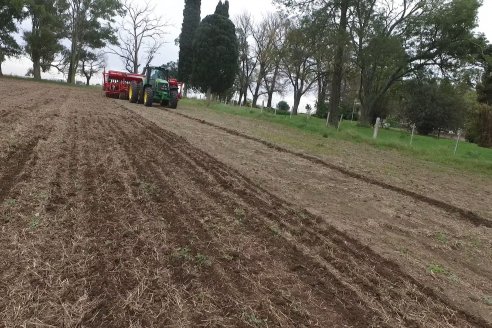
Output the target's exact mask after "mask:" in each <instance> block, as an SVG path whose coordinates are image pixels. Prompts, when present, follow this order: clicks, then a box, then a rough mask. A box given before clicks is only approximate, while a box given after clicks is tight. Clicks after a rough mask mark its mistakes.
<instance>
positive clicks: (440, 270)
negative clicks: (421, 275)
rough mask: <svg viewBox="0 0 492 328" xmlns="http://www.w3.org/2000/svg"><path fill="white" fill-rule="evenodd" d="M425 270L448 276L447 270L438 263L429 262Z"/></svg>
mask: <svg viewBox="0 0 492 328" xmlns="http://www.w3.org/2000/svg"><path fill="white" fill-rule="evenodd" d="M427 270H428V271H429V272H430V273H432V274H442V275H445V276H449V271H448V270H446V268H444V267H443V266H442V265H440V264H430V265H429V266H428V267H427Z"/></svg>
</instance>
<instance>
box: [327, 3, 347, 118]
mask: <svg viewBox="0 0 492 328" xmlns="http://www.w3.org/2000/svg"><path fill="white" fill-rule="evenodd" d="M348 7H349V0H342V1H341V4H340V24H339V25H338V32H337V37H338V40H337V45H336V49H335V58H334V64H333V79H332V81H331V83H332V84H331V94H330V113H331V114H330V122H331V123H332V124H336V123H337V121H338V120H337V117H339V115H338V112H339V110H340V99H341V92H342V78H343V66H344V65H343V57H344V53H345V43H346V42H345V34H346V32H347V11H348Z"/></svg>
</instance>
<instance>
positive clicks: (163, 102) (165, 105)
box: [161, 100, 169, 107]
mask: <svg viewBox="0 0 492 328" xmlns="http://www.w3.org/2000/svg"><path fill="white" fill-rule="evenodd" d="M161 106H163V107H167V106H169V100H161Z"/></svg>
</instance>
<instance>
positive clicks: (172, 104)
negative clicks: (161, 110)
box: [169, 90, 178, 109]
mask: <svg viewBox="0 0 492 328" xmlns="http://www.w3.org/2000/svg"><path fill="white" fill-rule="evenodd" d="M170 96H171V99H170V100H169V107H171V108H172V109H176V108H178V91H177V90H171V92H170Z"/></svg>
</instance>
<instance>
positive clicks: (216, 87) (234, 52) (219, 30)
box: [191, 1, 239, 99]
mask: <svg viewBox="0 0 492 328" xmlns="http://www.w3.org/2000/svg"><path fill="white" fill-rule="evenodd" d="M228 8H229V2H228V1H226V2H225V4H222V2H219V4H218V5H217V10H216V12H215V13H214V14H213V15H208V16H207V17H205V18H204V19H203V20H202V21H201V23H200V25H199V26H198V29H197V30H196V35H195V39H194V42H193V74H192V81H191V82H192V85H193V86H194V87H196V88H197V89H198V90H200V91H201V92H206V93H207V99H210V95H211V93H213V94H218V95H224V94H225V93H226V92H227V91H228V89H230V88H231V87H232V86H233V84H234V79H235V77H236V73H237V68H238V60H239V50H238V48H239V46H238V40H237V37H236V28H235V26H234V24H233V23H232V22H231V20H230V19H229V18H228V17H229V15H228V12H227V13H226V12H225V11H226V9H227V10H228Z"/></svg>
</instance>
